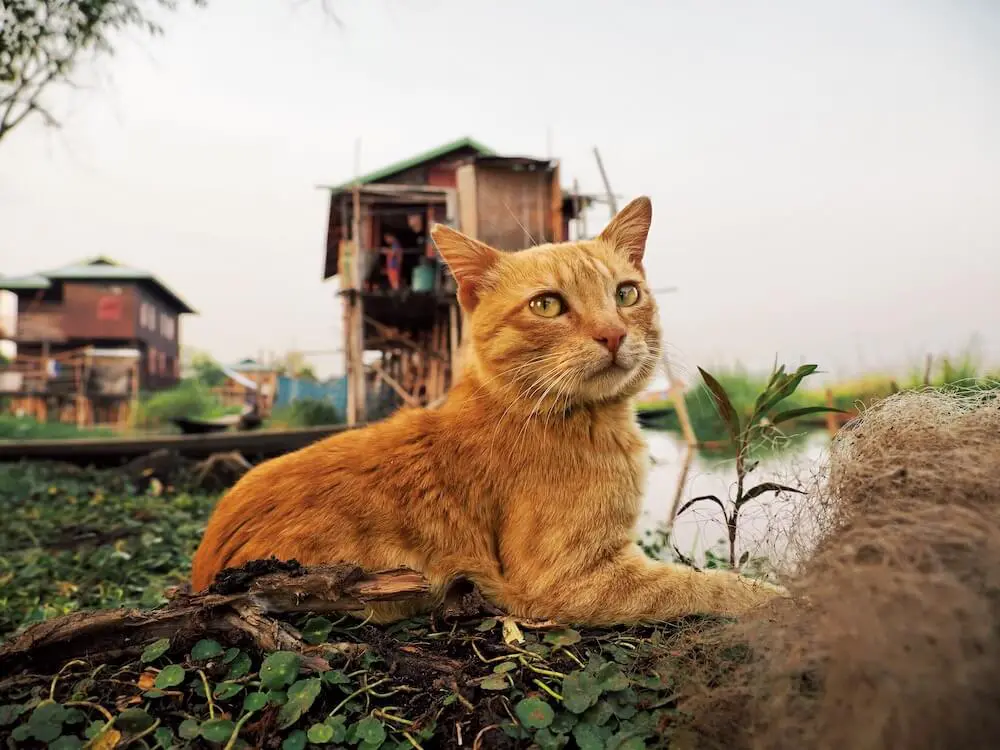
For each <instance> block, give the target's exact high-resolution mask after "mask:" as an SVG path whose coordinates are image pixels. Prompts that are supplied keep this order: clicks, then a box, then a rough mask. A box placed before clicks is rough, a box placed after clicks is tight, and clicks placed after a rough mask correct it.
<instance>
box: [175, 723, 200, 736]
mask: <svg viewBox="0 0 1000 750" xmlns="http://www.w3.org/2000/svg"><path fill="white" fill-rule="evenodd" d="M200 734H201V725H200V724H199V723H198V721H197V720H196V719H184V721H182V722H181V724H180V726H179V727H177V735H178V736H179V737H180V738H181V739H185V740H193V739H195V738H196V737H197V736H198V735H200Z"/></svg>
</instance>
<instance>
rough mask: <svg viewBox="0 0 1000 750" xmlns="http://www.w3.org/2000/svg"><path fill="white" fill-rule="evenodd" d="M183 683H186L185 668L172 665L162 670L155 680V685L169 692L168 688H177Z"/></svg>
mask: <svg viewBox="0 0 1000 750" xmlns="http://www.w3.org/2000/svg"><path fill="white" fill-rule="evenodd" d="M182 682H184V667H181V666H179V665H177V664H171V665H170V666H169V667H164V668H163V669H161V670H160V673H159V674H158V675H156V679H155V680H153V685H154V686H155V687H157V688H159V689H160V690H167V689H168V688H172V687H177V686H178V685H180V684H181V683H182Z"/></svg>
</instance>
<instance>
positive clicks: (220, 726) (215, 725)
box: [201, 719, 236, 742]
mask: <svg viewBox="0 0 1000 750" xmlns="http://www.w3.org/2000/svg"><path fill="white" fill-rule="evenodd" d="M235 729H236V724H234V723H233V722H232V721H230V720H229V719H209V720H208V721H206V722H205V723H204V724H202V725H201V736H202V737H203V738H204V739H206V740H208V741H209V742H227V741H228V740H229V738H230V737H232V736H233V731H234V730H235Z"/></svg>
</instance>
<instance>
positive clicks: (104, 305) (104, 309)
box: [97, 294, 125, 320]
mask: <svg viewBox="0 0 1000 750" xmlns="http://www.w3.org/2000/svg"><path fill="white" fill-rule="evenodd" d="M124 302H125V301H124V299H123V298H122V297H121V296H120V295H114V294H108V295H105V296H104V297H100V298H98V300H97V319H98V320H121V318H122V311H123V309H124V307H125V304H124Z"/></svg>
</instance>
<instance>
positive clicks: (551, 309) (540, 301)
mask: <svg viewBox="0 0 1000 750" xmlns="http://www.w3.org/2000/svg"><path fill="white" fill-rule="evenodd" d="M528 309H529V310H531V312H533V313H534V314H535V315H538V316H539V317H542V318H555V317H556V316H558V315H562V314H563V313H564V312H565V311H566V305H565V304H564V303H563V301H562V297H560V296H559V295H558V294H539V295H538V296H537V297H532V298H531V301H530V302H528Z"/></svg>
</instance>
